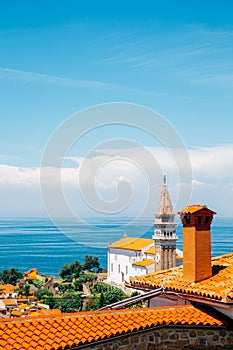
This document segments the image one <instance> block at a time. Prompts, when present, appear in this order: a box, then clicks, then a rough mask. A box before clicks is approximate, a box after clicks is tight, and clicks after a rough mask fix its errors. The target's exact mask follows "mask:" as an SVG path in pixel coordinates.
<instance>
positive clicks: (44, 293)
mask: <svg viewBox="0 0 233 350" xmlns="http://www.w3.org/2000/svg"><path fill="white" fill-rule="evenodd" d="M34 295H35V297H36V298H37V299H38V300H40V301H41V302H42V303H44V304H47V302H46V301H48V297H50V298H51V297H53V294H52V293H51V292H50V291H49V290H48V289H46V288H40V289H38V290H37V291H36V292H35V293H34Z"/></svg>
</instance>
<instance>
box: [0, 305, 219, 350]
mask: <svg viewBox="0 0 233 350" xmlns="http://www.w3.org/2000/svg"><path fill="white" fill-rule="evenodd" d="M161 324H170V325H175V324H182V325H192V324H200V325H203V326H205V325H211V326H221V325H222V323H221V322H220V321H219V320H217V319H215V318H213V317H211V316H209V315H207V314H206V313H204V312H202V311H200V310H198V309H195V308H194V307H192V306H190V305H188V306H175V307H174V306H173V307H163V308H152V309H145V308H143V309H128V310H117V311H116V310H114V311H113V310H108V311H91V312H88V313H75V314H63V315H61V316H51V317H47V318H43V319H41V318H36V319H35V318H33V319H31V318H27V319H22V318H20V319H4V320H1V321H0V334H1V333H2V336H1V340H0V348H2V349H6V350H13V349H20V350H35V349H36V350H42V349H43V350H52V349H54V350H57V349H65V348H66V349H68V348H69V347H73V346H78V345H79V344H84V343H87V342H93V341H97V340H101V339H108V338H110V337H112V336H115V335H117V334H119V335H121V334H125V333H128V332H132V331H134V330H135V331H137V330H142V329H147V328H150V327H153V326H158V325H161ZM83 325H85V327H84V328H83ZM9 330H10V331H9Z"/></svg>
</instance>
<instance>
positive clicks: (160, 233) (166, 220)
mask: <svg viewBox="0 0 233 350" xmlns="http://www.w3.org/2000/svg"><path fill="white" fill-rule="evenodd" d="M174 219H175V215H174V212H173V206H172V202H171V199H170V195H169V192H168V188H167V176H166V175H164V176H163V186H162V190H161V193H160V198H159V203H158V207H157V209H156V213H155V223H154V235H153V239H154V241H155V253H156V259H155V260H156V262H155V271H159V270H165V269H169V268H171V267H175V266H176V241H177V239H178V237H177V235H176V224H175V220H174Z"/></svg>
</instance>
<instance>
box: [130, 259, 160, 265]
mask: <svg viewBox="0 0 233 350" xmlns="http://www.w3.org/2000/svg"><path fill="white" fill-rule="evenodd" d="M154 263H155V260H151V259H145V260H142V261H136V262H134V263H133V265H136V266H142V267H144V266H149V265H152V264H154Z"/></svg>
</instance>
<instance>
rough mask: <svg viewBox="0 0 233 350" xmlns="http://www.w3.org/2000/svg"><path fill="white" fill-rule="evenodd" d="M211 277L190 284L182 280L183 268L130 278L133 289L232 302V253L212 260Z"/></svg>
mask: <svg viewBox="0 0 233 350" xmlns="http://www.w3.org/2000/svg"><path fill="white" fill-rule="evenodd" d="M212 270H213V276H212V277H210V278H208V279H205V280H203V281H201V282H196V283H191V282H188V281H185V280H184V279H183V267H182V266H180V267H175V268H172V269H169V270H164V271H158V272H154V273H150V274H148V275H144V276H137V277H132V278H130V283H131V285H132V287H134V288H139V289H140V288H141V289H143V288H144V289H146V288H153V289H154V288H160V287H161V285H163V287H164V288H165V290H166V291H171V292H175V293H178V294H183V295H193V296H198V297H201V298H207V299H209V300H218V301H221V302H231V303H232V301H233V295H232V294H233V287H232V286H233V253H230V254H225V255H222V256H220V257H215V258H213V259H212Z"/></svg>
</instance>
